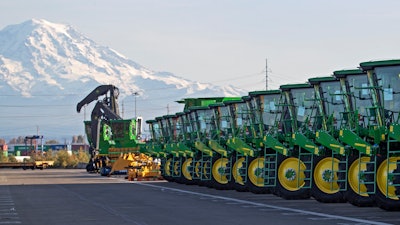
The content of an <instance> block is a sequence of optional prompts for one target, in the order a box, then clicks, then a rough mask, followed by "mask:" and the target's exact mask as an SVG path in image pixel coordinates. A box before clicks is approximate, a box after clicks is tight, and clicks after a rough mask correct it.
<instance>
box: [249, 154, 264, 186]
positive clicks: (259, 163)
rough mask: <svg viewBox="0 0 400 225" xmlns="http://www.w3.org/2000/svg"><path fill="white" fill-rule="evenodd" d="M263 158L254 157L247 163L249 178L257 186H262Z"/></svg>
mask: <svg viewBox="0 0 400 225" xmlns="http://www.w3.org/2000/svg"><path fill="white" fill-rule="evenodd" d="M264 171H265V169H264V158H261V157H259V158H256V159H254V160H253V161H251V163H250V165H249V171H248V174H249V180H250V182H251V183H252V184H254V185H255V186H257V187H264V179H265V178H264Z"/></svg>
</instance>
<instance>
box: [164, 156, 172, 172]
mask: <svg viewBox="0 0 400 225" xmlns="http://www.w3.org/2000/svg"><path fill="white" fill-rule="evenodd" d="M171 161H172V159H168V160H167V161H166V162H165V165H164V171H165V175H167V176H171V170H170V168H171Z"/></svg>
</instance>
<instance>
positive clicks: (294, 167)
mask: <svg viewBox="0 0 400 225" xmlns="http://www.w3.org/2000/svg"><path fill="white" fill-rule="evenodd" d="M305 170H306V165H305V164H304V163H303V162H302V161H301V160H299V159H297V158H287V159H285V160H284V161H283V162H282V163H281V164H280V165H279V169H278V179H279V182H280V184H281V185H282V187H283V188H285V189H286V190H289V191H297V190H299V189H300V188H301V187H303V186H304V185H305V182H304V179H305V177H306V175H305V174H304V171H305Z"/></svg>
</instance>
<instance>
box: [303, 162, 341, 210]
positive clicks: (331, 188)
mask: <svg viewBox="0 0 400 225" xmlns="http://www.w3.org/2000/svg"><path fill="white" fill-rule="evenodd" d="M338 170H339V159H337V158H333V157H321V156H319V157H315V160H314V169H313V179H314V182H313V184H312V187H311V195H312V196H313V197H314V198H315V199H316V200H317V201H319V202H325V203H337V202H346V199H345V198H344V194H343V193H342V192H341V191H340V184H339V183H338V182H337V180H338V174H337V173H336V171H338Z"/></svg>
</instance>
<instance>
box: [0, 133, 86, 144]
mask: <svg viewBox="0 0 400 225" xmlns="http://www.w3.org/2000/svg"><path fill="white" fill-rule="evenodd" d="M39 141H40V140H39V139H32V144H39ZM71 143H73V144H84V143H86V141H85V137H84V136H83V135H74V136H72V140H71ZM4 144H8V145H15V144H25V137H23V136H19V137H16V138H12V139H11V140H9V141H8V143H7V141H6V140H5V139H3V138H0V145H4ZM28 144H30V140H29V143H28ZM44 144H49V145H51V144H60V142H59V141H57V140H46V141H45V143H44Z"/></svg>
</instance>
